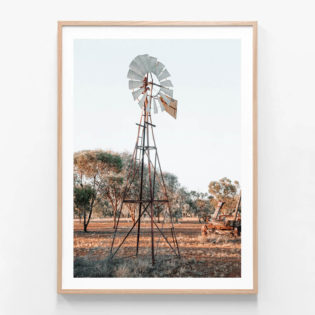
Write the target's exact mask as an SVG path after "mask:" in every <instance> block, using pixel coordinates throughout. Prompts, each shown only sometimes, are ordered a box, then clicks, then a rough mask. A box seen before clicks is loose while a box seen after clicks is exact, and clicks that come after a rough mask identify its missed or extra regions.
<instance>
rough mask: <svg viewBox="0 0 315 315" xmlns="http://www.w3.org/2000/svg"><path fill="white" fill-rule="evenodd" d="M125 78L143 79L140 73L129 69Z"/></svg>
mask: <svg viewBox="0 0 315 315" xmlns="http://www.w3.org/2000/svg"><path fill="white" fill-rule="evenodd" d="M127 78H128V79H131V80H139V81H141V80H143V76H142V75H140V74H138V73H136V72H135V71H133V70H131V69H130V70H129V71H128V74H127Z"/></svg>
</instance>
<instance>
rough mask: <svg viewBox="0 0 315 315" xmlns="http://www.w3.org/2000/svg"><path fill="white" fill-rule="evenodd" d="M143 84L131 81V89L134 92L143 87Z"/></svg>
mask: <svg viewBox="0 0 315 315" xmlns="http://www.w3.org/2000/svg"><path fill="white" fill-rule="evenodd" d="M142 85H143V82H142V81H133V80H129V89H130V90H134V89H137V88H140V87H142Z"/></svg>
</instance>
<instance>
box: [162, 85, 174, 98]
mask: <svg viewBox="0 0 315 315" xmlns="http://www.w3.org/2000/svg"><path fill="white" fill-rule="evenodd" d="M160 91H161V92H163V93H164V94H166V95H168V96H170V97H173V90H170V89H167V88H164V87H163V86H162V87H160Z"/></svg>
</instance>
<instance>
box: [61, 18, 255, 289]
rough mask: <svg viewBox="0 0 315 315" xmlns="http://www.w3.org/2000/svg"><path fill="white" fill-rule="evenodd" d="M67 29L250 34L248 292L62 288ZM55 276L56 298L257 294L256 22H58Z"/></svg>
mask: <svg viewBox="0 0 315 315" xmlns="http://www.w3.org/2000/svg"><path fill="white" fill-rule="evenodd" d="M69 27H78V28H80V27H81V28H82V27H88V28H93V27H102V28H103V27H104V28H107V27H109V28H113V27H117V28H121V27H130V28H141V27H150V28H157V27H165V28H172V27H179V28H196V29H198V28H222V27H223V28H236V29H240V28H248V29H250V30H251V33H252V39H251V40H252V51H251V54H252V55H251V58H252V80H251V82H252V86H251V89H252V100H251V104H252V108H251V110H252V117H251V119H252V121H251V124H252V135H251V136H252V149H251V152H252V157H251V158H252V170H251V172H252V199H251V200H252V216H251V218H252V222H251V226H252V239H251V244H252V257H251V259H252V269H251V270H252V274H251V279H252V286H251V287H250V288H245V289H243V288H233V289H231V288H210V289H205V288H200V289H198V288H193V289H189V288H185V289H180V288H177V289H166V288H165V289H142V288H140V289H137V288H118V289H117V288H88V289H87V288H74V287H73V288H69V287H65V286H64V285H63V276H64V273H65V271H64V270H63V269H64V268H63V256H64V253H65V248H63V237H64V235H63V224H64V222H63V215H64V213H63V211H65V210H63V201H64V200H65V198H69V196H64V195H63V185H64V178H63V168H64V165H63V158H64V156H63V143H64V142H63V141H64V138H63V132H64V129H65V121H64V119H65V117H64V112H63V110H64V108H63V103H64V100H63V96H64V93H65V91H64V90H63V88H64V85H63V83H64V78H63V74H64V68H65V60H64V58H63V44H64V40H65V38H64V36H63V35H64V34H63V33H64V30H65V29H66V28H69ZM57 234H58V250H57V251H58V252H57V255H58V264H57V265H58V272H57V292H58V293H59V294H257V292H258V265H257V262H258V257H257V255H258V248H257V22H255V21H231V22H226V21H219V22H208V21H193V22H184V21H59V22H58V227H57Z"/></svg>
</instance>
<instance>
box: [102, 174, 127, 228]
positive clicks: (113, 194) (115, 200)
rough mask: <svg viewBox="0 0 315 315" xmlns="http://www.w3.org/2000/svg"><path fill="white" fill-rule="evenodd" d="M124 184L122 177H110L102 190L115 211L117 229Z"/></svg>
mask: <svg viewBox="0 0 315 315" xmlns="http://www.w3.org/2000/svg"><path fill="white" fill-rule="evenodd" d="M123 182H124V178H123V177H122V176H108V177H107V178H106V181H105V182H104V187H103V189H102V191H103V192H104V195H105V196H106V197H107V199H108V200H109V202H110V204H111V206H112V209H113V218H114V225H113V227H114V228H115V227H116V220H117V210H118V207H119V205H120V202H121V197H122V191H123Z"/></svg>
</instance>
